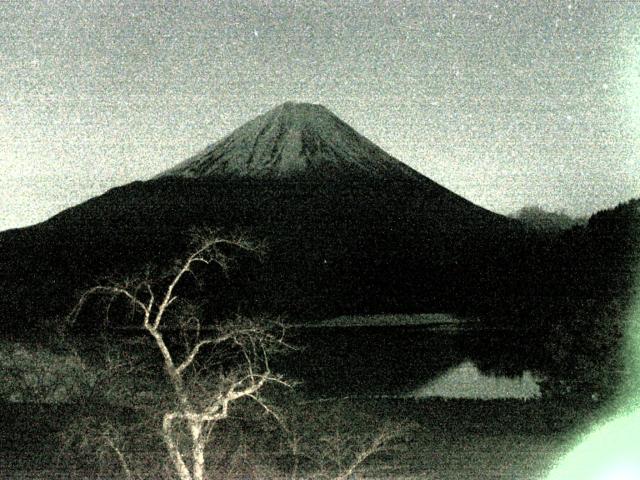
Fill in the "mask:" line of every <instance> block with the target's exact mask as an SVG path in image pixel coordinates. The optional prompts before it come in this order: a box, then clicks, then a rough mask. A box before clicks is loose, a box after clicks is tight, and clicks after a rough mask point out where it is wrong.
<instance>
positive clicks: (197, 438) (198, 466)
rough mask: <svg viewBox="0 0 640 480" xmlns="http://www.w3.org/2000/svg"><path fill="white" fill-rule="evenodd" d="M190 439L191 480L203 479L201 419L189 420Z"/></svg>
mask: <svg viewBox="0 0 640 480" xmlns="http://www.w3.org/2000/svg"><path fill="white" fill-rule="evenodd" d="M189 424H190V425H189V426H190V428H191V441H192V449H193V480H204V475H205V469H204V441H205V437H203V436H202V425H203V422H202V420H199V419H198V420H191V421H190V422H189Z"/></svg>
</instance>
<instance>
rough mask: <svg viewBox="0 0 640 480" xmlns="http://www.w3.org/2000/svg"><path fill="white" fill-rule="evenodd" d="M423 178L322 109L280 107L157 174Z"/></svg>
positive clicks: (296, 105) (307, 105) (300, 105)
mask: <svg viewBox="0 0 640 480" xmlns="http://www.w3.org/2000/svg"><path fill="white" fill-rule="evenodd" d="M336 174H350V175H354V176H356V177H360V176H365V177H375V178H388V177H390V176H392V177H411V178H413V179H416V178H419V177H421V175H420V174H418V173H417V172H415V171H414V170H412V169H411V168H409V167H408V166H406V165H404V164H403V163H402V162H400V161H399V160H396V159H395V158H393V157H391V156H390V155H389V154H387V153H386V152H384V151H383V150H382V149H381V148H379V147H378V146H376V145H375V144H374V143H373V142H371V141H369V140H367V139H366V138H365V137H363V136H362V135H360V134H359V133H358V132H356V131H355V130H354V129H353V128H351V127H350V126H349V125H347V124H346V123H344V122H343V121H342V120H340V119H339V118H338V117H337V116H335V115H334V114H333V113H331V112H330V111H329V110H328V109H326V108H325V107H323V106H322V105H314V104H310V103H293V102H286V103H283V104H281V105H279V106H277V107H275V108H273V109H271V110H269V111H268V112H267V113H264V114H262V115H259V116H258V117H256V118H254V119H253V120H251V121H249V122H247V123H245V124H244V125H242V126H241V127H239V128H237V129H236V130H234V131H233V132H232V133H231V134H229V135H228V136H227V137H225V138H223V139H222V140H220V141H219V142H217V143H214V144H213V145H210V146H209V147H207V148H206V149H205V150H204V151H202V152H200V153H198V154H197V155H195V156H193V157H191V158H189V159H187V160H186V161H184V162H182V163H180V164H178V165H176V166H175V167H173V168H171V169H170V170H168V171H166V172H164V173H162V174H160V175H159V176H160V177H164V176H179V177H187V178H194V177H195V178H197V177H208V176H242V177H253V178H286V177H293V176H301V175H302V176H309V175H311V176H316V177H317V176H320V177H333V176H335V175H336Z"/></svg>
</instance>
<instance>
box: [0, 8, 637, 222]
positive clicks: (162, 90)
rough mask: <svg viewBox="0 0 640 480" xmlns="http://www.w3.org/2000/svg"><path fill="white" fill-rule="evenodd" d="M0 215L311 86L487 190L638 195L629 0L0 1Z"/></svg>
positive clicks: (316, 94)
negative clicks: (585, 0)
mask: <svg viewBox="0 0 640 480" xmlns="http://www.w3.org/2000/svg"><path fill="white" fill-rule="evenodd" d="M0 32H2V35H0V82H1V84H2V89H0V166H1V168H2V170H1V171H2V174H1V175H0V191H1V192H2V194H1V195H2V196H1V197H0V230H5V229H8V228H13V227H19V226H26V225H29V224H33V223H36V222H39V221H43V220H45V219H47V218H49V217H50V216H52V215H54V214H55V213H57V212H59V211H61V210H63V209H65V208H68V207H70V206H73V205H75V204H78V203H80V202H81V201H84V200H86V199H88V198H90V197H92V196H95V195H98V194H101V193H103V192H105V191H106V190H107V189H109V188H112V187H114V186H118V185H122V184H126V183H128V182H131V181H134V180H144V179H148V178H150V177H152V176H154V175H155V174H157V173H159V172H161V171H163V170H165V169H167V168H169V167H171V166H173V165H175V164H177V163H179V162H180V161H182V160H184V159H185V158H187V157H189V156H191V155H193V154H194V153H196V152H197V151H199V150H201V149H202V148H204V147H205V146H206V145H208V144H210V143H213V142H215V141H217V140H219V139H221V138H222V137H223V136H225V135H227V134H228V133H230V132H231V131H232V130H233V129H234V128H237V127H239V126H240V125H242V124H243V123H244V122H246V121H248V120H250V119H252V118H253V117H255V116H257V115H259V114H261V113H264V112H265V111H267V110H269V109H270V108H272V107H274V106H275V105H277V104H280V103H282V102H285V101H299V102H311V103H319V104H322V105H324V106H326V107H327V108H328V109H329V110H331V111H332V112H334V113H335V114H336V115H337V116H338V117H340V118H341V119H343V120H344V121H345V122H347V123H348V124H350V125H351V126H352V127H353V128H355V129H356V130H357V131H359V132H360V133H362V134H363V135H365V136H366V137H367V138H369V139H370V140H371V141H373V142H374V143H376V144H378V145H379V146H380V147H382V148H383V149H384V150H386V151H387V152H388V153H390V154H391V155H393V156H395V157H396V158H398V159H399V160H401V161H403V162H404V163H406V164H408V165H409V166H411V167H413V168H414V169H416V170H418V171H419V172H421V173H423V174H424V175H426V176H427V177H429V178H431V179H433V180H435V181H436V182H438V183H440V184H441V185H443V186H445V187H447V188H449V189H451V190H453V191H454V192H456V193H458V194H460V195H462V196H464V197H465V198H467V199H469V200H471V201H473V202H474V203H477V204H478V205H481V206H483V207H485V208H488V209H490V210H493V211H496V212H500V213H510V212H513V211H515V210H517V209H518V208H520V207H522V206H525V205H539V206H541V207H543V208H545V209H548V210H565V211H566V212H567V213H569V214H572V215H580V216H582V215H587V214H590V213H593V212H595V211H596V210H599V209H602V208H608V207H612V206H614V205H616V204H617V203H619V202H623V201H626V200H629V199H630V198H632V197H638V196H640V4H638V3H635V2H625V1H621V2H601V1H598V2H566V1H565V2H522V3H520V2H518V3H516V2H498V1H492V2H487V1H476V2H446V3H445V2H430V1H423V2H396V1H393V2H382V1H372V2H347V3H344V2H332V1H326V2H321V3H319V4H318V3H317V2H304V1H303V2H263V1H260V2H259V1H250V2H220V3H212V2H198V1H191V2H166V3H163V2H155V1H153V2H151V1H136V2H122V1H99V2H88V1H52V2H44V1H42V2H26V1H24V2H23V1H16V0H8V1H5V2H2V3H0Z"/></svg>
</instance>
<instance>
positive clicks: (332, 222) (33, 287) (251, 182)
mask: <svg viewBox="0 0 640 480" xmlns="http://www.w3.org/2000/svg"><path fill="white" fill-rule="evenodd" d="M199 227H214V228H218V229H220V230H221V231H222V232H233V231H238V230H240V231H243V232H246V233H247V234H248V235H250V236H252V237H254V238H256V239H259V240H264V241H265V242H266V244H267V246H268V254H267V256H266V259H265V260H264V261H263V262H257V261H255V260H254V259H251V258H242V259H240V261H239V268H238V269H236V273H235V274H234V275H232V276H231V277H230V278H228V279H225V280H224V281H220V283H216V282H217V281H218V280H215V281H213V280H212V281H213V283H212V284H211V285H209V287H208V290H207V293H206V296H208V298H209V300H210V301H212V302H214V303H215V305H216V306H218V307H219V308H222V309H223V310H224V309H228V310H230V311H235V310H237V309H238V306H239V305H240V306H241V308H243V309H246V310H250V311H270V312H275V313H284V314H287V315H289V316H296V317H297V319H299V318H315V319H317V318H322V317H327V316H331V315H336V314H343V313H376V312H386V311H398V312H407V311H442V310H449V311H451V310H456V309H457V310H468V309H469V307H470V306H471V305H470V302H471V301H472V300H471V299H473V298H477V297H478V296H479V295H481V294H480V293H478V292H474V291H473V288H474V287H473V285H474V283H477V282H479V280H480V279H481V278H482V277H483V276H485V275H486V270H487V269H486V265H487V264H488V263H495V258H496V257H497V256H500V255H501V252H502V251H504V250H505V249H508V248H510V247H508V243H509V242H511V241H512V240H513V239H514V238H517V237H518V236H519V235H520V233H521V231H520V228H519V224H518V222H516V221H514V220H509V219H506V218H505V217H502V216H500V215H496V214H493V213H491V212H489V211H487V210H485V209H482V208H480V207H478V206H476V205H474V204H472V203H471V202H469V201H467V200H465V199H463V198H462V197H460V196H458V195H456V194H454V193H452V192H450V191H449V190H447V189H445V188H444V187H442V186H440V185H438V184H436V183H435V182H432V181H431V180H429V179H428V178H426V177H424V176H422V175H420V174H418V173H417V172H415V171H414V170H412V169H410V168H409V167H407V166H405V165H404V164H402V163H401V162H399V161H398V160H396V159H394V158H392V157H391V156H389V155H387V154H386V153H385V152H383V151H382V150H381V149H379V148H378V147H376V146H375V145H373V144H372V143H371V142H369V141H368V140H366V139H364V138H363V137H362V136H360V135H359V134H357V133H356V132H355V131H354V130H353V129H351V128H350V127H348V126H347V125H346V124H344V123H343V122H341V121H340V120H339V119H337V118H336V117H335V116H333V114H331V113H330V112H328V111H327V110H326V109H324V108H323V107H319V106H314V105H306V104H298V105H296V104H285V105H282V106H280V107H276V108H275V109H273V110H271V111H270V112H267V113H266V114H265V115H262V116H260V117H258V118H256V119H255V120H253V121H251V122H249V123H247V124H245V125H244V126H242V127H240V128H239V129H237V130H236V131H234V132H232V133H231V134H230V135H229V136H228V137H226V138H225V139H223V140H222V141H220V142H218V143H216V144H214V145H212V146H211V147H210V148H208V149H206V150H205V151H204V152H203V153H201V154H199V155H196V156H195V157H192V158H191V159H188V160H187V161H185V162H183V163H181V164H178V165H177V166H176V167H175V168H173V169H171V170H169V171H167V172H165V173H163V174H161V175H159V176H158V177H156V178H155V179H153V180H150V181H147V182H134V183H132V184H129V185H125V186H123V187H119V188H116V189H113V190H110V191H109V192H107V193H106V194H104V195H101V196H99V197H96V198H93V199H91V200H89V201H88V202H85V203H83V204H81V205H78V206H77V207H73V208H70V209H68V210H66V211H64V212H61V213H60V214H58V215H56V216H55V217H53V218H51V219H50V220H48V221H47V222H44V223H42V224H39V225H36V226H33V227H30V228H26V229H21V230H14V231H9V232H4V233H2V234H0V288H2V289H3V291H4V292H6V293H7V294H6V295H5V296H4V297H2V298H0V312H2V313H3V314H4V319H5V320H4V325H5V326H6V327H7V328H9V329H15V328H16V325H20V326H21V328H22V327H24V326H25V325H37V324H39V323H41V322H42V321H43V319H47V318H51V317H52V316H55V315H63V314H65V313H66V312H68V310H69V309H70V308H71V307H72V305H73V302H74V298H76V295H77V293H78V292H79V291H80V290H81V289H82V288H86V287H87V286H88V285H92V284H95V282H97V281H98V280H99V279H100V278H103V277H105V276H122V275H128V274H131V272H133V271H136V270H139V269H141V268H143V267H144V266H145V265H147V264H156V265H166V264H170V262H171V261H172V259H174V258H175V257H176V256H178V255H180V254H182V253H183V252H184V250H185V248H187V240H188V232H189V231H190V230H192V229H193V228H199Z"/></svg>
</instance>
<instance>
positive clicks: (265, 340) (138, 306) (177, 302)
mask: <svg viewBox="0 0 640 480" xmlns="http://www.w3.org/2000/svg"><path fill="white" fill-rule="evenodd" d="M225 249H226V250H228V249H238V250H244V251H250V252H258V251H259V250H260V247H259V246H258V245H256V244H254V243H252V242H250V241H249V240H247V239H246V238H243V237H240V236H236V237H233V238H224V237H222V236H219V235H218V234H216V233H215V232H211V231H208V232H204V233H200V234H198V235H195V236H194V245H193V248H192V253H190V254H189V255H188V256H187V257H186V258H185V259H184V260H182V261H179V262H177V263H176V264H175V268H174V269H173V270H172V271H171V273H170V274H169V275H167V276H165V277H163V279H162V281H157V278H156V279H154V278H151V276H150V275H148V274H147V275H146V276H145V277H144V278H143V279H142V280H136V281H132V280H128V281H125V282H121V283H112V284H109V285H100V286H95V287H93V288H91V289H89V290H87V291H86V292H85V293H84V294H83V295H82V297H81V299H80V301H79V302H78V304H77V305H76V307H75V309H74V311H73V312H72V315H71V317H72V318H73V319H75V318H77V315H78V314H79V312H80V311H81V309H82V307H83V305H84V304H85V303H86V302H87V301H88V299H90V298H91V297H93V296H95V295H106V296H107V297H108V298H110V299H111V300H114V299H116V298H124V299H125V300H126V302H127V303H128V304H129V305H130V306H131V311H132V315H133V318H134V319H138V321H140V323H141V325H142V328H143V330H144V331H145V332H146V333H148V335H149V336H150V337H151V338H152V339H153V344H154V345H155V347H156V349H157V351H158V352H159V354H160V358H161V361H162V366H163V369H164V372H165V377H166V378H167V380H168V384H169V385H170V390H171V392H172V394H173V398H174V401H173V403H172V405H171V406H170V407H169V408H167V409H166V410H165V411H163V412H158V414H161V415H162V438H163V441H164V444H165V446H166V449H167V452H168V454H169V457H170V458H171V462H172V465H173V467H174V469H175V473H176V474H177V476H178V477H179V478H180V480H203V479H205V478H206V475H207V473H206V472H207V466H206V460H205V447H206V444H207V440H208V439H209V437H210V435H211V432H212V427H213V426H214V425H215V424H216V423H217V422H219V421H221V420H223V419H225V418H227V417H228V415H229V409H230V406H231V405H232V404H234V403H235V402H236V401H238V400H240V399H243V398H249V399H253V400H255V401H257V402H258V403H260V404H261V405H262V406H263V407H264V408H265V409H267V411H269V412H272V410H271V409H270V408H269V407H268V406H267V405H266V404H265V403H264V402H262V400H261V399H260V398H259V396H258V393H259V391H260V390H261V389H262V388H263V387H264V386H265V385H266V384H268V383H272V382H275V383H280V384H284V385H287V384H286V382H285V381H284V380H283V379H282V378H281V377H280V376H278V375H276V374H274V373H273V372H272V370H271V367H270V364H269V356H270V354H272V353H273V352H274V351H275V350H277V349H278V348H280V347H281V346H283V345H284V341H283V336H284V328H283V326H282V324H281V323H279V322H264V321H256V320H252V319H247V318H243V317H239V316H238V317H236V318H235V319H233V320H231V321H229V322H226V323H224V324H221V325H213V326H209V327H206V328H205V327H204V326H203V324H204V322H203V320H202V316H201V313H200V309H199V308H198V307H197V305H194V304H193V303H192V302H190V301H188V300H186V299H184V298H181V297H179V295H178V293H177V292H178V290H179V287H180V284H181V283H184V282H185V279H186V277H187V276H193V277H196V272H197V270H198V269H199V268H202V267H205V268H207V267H213V266H216V267H217V268H219V269H221V270H222V271H226V270H227V268H228V265H229V257H228V256H227V255H226V254H225ZM109 305H111V302H110V303H109ZM107 311H108V310H107ZM176 330H177V333H178V334H179V336H180V341H179V342H173V341H171V340H167V338H166V337H167V335H170V334H171V335H173V334H175V333H176ZM229 355H233V356H234V359H236V360H239V361H236V362H233V365H234V366H233V367H228V366H227V367H225V368H217V369H215V368H209V367H210V365H211V359H212V358H217V359H218V361H219V362H223V361H222V360H221V357H225V356H229ZM223 363H224V362H223ZM218 365H220V363H218ZM183 434H186V435H184V436H186V437H187V438H188V442H186V443H187V445H185V442H184V441H183V440H182V436H183ZM105 438H107V439H108V440H109V441H110V442H111V444H110V445H109V446H110V448H111V450H112V451H114V452H115V453H116V454H117V455H118V457H119V460H120V464H121V465H122V466H123V469H124V470H125V474H126V476H127V477H129V478H130V477H131V472H130V470H129V467H128V466H127V463H126V462H124V463H123V459H124V456H123V453H122V452H121V451H120V450H119V449H118V447H117V446H116V445H115V444H114V443H113V435H108V436H106V437H105Z"/></svg>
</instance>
